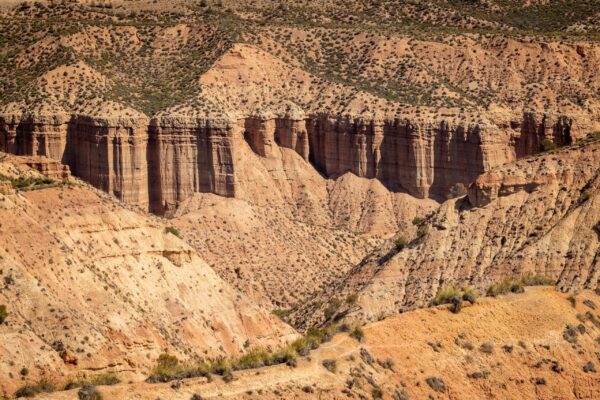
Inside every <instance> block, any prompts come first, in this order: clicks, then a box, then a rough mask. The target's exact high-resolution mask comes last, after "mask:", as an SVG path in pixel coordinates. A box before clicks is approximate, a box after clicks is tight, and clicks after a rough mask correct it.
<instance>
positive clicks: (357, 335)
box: [350, 325, 365, 342]
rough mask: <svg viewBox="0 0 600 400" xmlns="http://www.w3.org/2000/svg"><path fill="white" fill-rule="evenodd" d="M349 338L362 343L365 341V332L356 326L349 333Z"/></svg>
mask: <svg viewBox="0 0 600 400" xmlns="http://www.w3.org/2000/svg"><path fill="white" fill-rule="evenodd" d="M350 337H352V338H354V339H356V340H358V341H359V342H362V341H363V340H364V339H365V332H364V331H363V329H362V328H361V327H360V326H358V325H357V326H355V327H354V329H352V330H351V331H350Z"/></svg>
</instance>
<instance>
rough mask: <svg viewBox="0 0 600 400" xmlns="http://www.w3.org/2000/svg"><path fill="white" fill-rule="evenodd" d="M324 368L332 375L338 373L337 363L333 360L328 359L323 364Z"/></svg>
mask: <svg viewBox="0 0 600 400" xmlns="http://www.w3.org/2000/svg"><path fill="white" fill-rule="evenodd" d="M321 364H323V367H325V369H326V370H327V371H329V372H331V373H335V372H336V371H337V361H336V360H332V359H326V360H323V361H322V362H321Z"/></svg>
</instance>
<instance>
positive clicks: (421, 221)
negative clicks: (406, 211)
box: [412, 217, 425, 226]
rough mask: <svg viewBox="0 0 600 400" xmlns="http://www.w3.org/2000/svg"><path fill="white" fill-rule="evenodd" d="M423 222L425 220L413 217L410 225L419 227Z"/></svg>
mask: <svg viewBox="0 0 600 400" xmlns="http://www.w3.org/2000/svg"><path fill="white" fill-rule="evenodd" d="M423 222H425V218H421V217H414V218H413V220H412V224H413V225H415V226H419V225H421V224H422V223H423Z"/></svg>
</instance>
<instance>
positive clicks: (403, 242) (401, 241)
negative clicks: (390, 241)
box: [394, 236, 408, 251]
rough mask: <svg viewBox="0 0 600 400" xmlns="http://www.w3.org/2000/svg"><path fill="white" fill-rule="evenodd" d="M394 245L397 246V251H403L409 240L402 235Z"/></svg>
mask: <svg viewBox="0 0 600 400" xmlns="http://www.w3.org/2000/svg"><path fill="white" fill-rule="evenodd" d="M394 246H395V247H396V251H402V250H404V248H405V247H406V246H408V240H406V238H405V237H404V236H400V237H399V238H398V239H396V241H395V242H394Z"/></svg>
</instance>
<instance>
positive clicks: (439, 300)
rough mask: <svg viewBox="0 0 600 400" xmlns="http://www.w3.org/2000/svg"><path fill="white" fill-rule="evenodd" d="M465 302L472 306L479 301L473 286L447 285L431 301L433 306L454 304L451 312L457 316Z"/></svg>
mask: <svg viewBox="0 0 600 400" xmlns="http://www.w3.org/2000/svg"><path fill="white" fill-rule="evenodd" d="M463 300H464V301H468V302H469V303H471V304H473V303H475V301H476V300H477V295H476V292H475V289H473V288H472V287H471V286H463V287H458V286H456V285H446V286H443V287H441V288H440V289H439V290H438V292H437V294H436V295H435V297H434V298H433V300H432V301H431V305H432V306H438V305H441V304H452V306H451V307H450V311H452V312H453V313H455V314H457V313H459V312H460V310H461V309H462V302H463Z"/></svg>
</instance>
